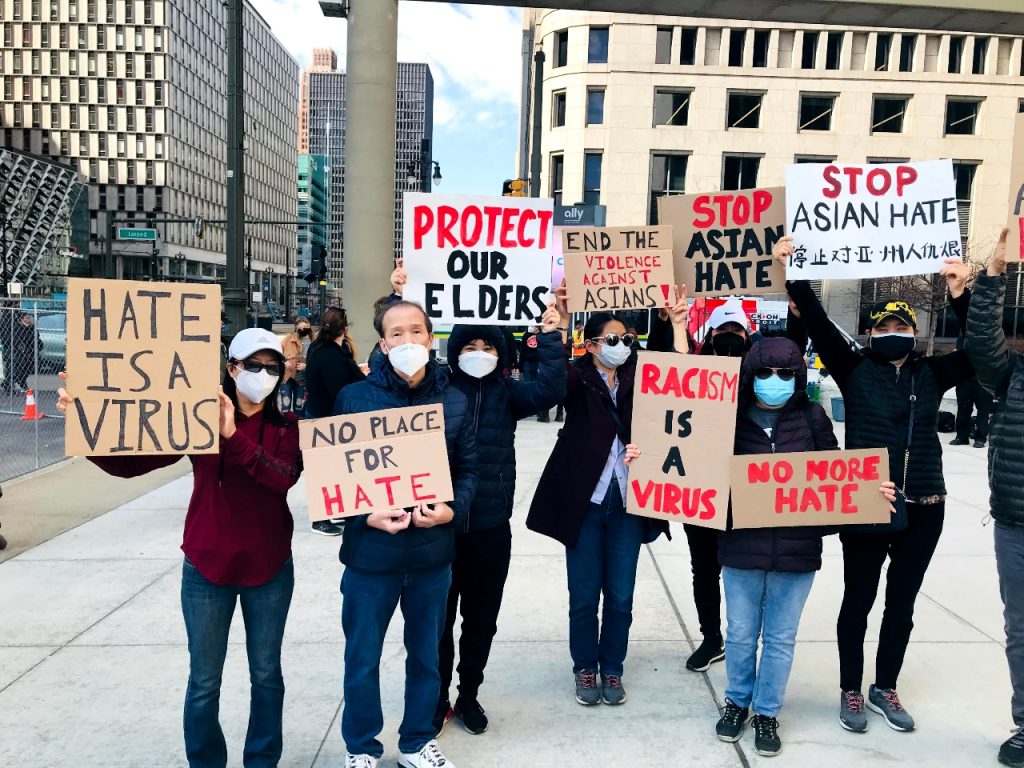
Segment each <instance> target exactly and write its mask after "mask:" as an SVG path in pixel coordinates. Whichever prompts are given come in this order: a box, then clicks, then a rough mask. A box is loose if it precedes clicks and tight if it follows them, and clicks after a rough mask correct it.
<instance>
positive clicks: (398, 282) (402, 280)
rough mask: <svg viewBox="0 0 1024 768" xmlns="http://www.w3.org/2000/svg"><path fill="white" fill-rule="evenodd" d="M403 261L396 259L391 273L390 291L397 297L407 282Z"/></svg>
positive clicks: (407, 277) (407, 275) (407, 274)
mask: <svg viewBox="0 0 1024 768" xmlns="http://www.w3.org/2000/svg"><path fill="white" fill-rule="evenodd" d="M404 265H405V259H398V260H397V261H396V262H395V271H394V272H392V273H391V290H393V291H394V292H395V293H396V294H398V295H399V296H401V295H402V291H404V290H405V284H406V283H408V282H409V273H408V272H406V271H405V266H404Z"/></svg>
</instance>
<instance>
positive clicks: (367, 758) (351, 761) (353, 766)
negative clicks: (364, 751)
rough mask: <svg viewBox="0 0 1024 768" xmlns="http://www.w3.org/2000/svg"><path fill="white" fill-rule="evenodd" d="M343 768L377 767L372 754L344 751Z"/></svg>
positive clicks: (375, 759)
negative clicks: (353, 753) (351, 753)
mask: <svg viewBox="0 0 1024 768" xmlns="http://www.w3.org/2000/svg"><path fill="white" fill-rule="evenodd" d="M345 768H377V758H376V757H374V756H373V755H350V754H349V753H348V752H346V753H345Z"/></svg>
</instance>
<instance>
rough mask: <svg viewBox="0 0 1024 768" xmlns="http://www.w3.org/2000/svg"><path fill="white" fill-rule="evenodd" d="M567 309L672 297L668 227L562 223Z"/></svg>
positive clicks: (636, 304)
mask: <svg viewBox="0 0 1024 768" xmlns="http://www.w3.org/2000/svg"><path fill="white" fill-rule="evenodd" d="M562 252H563V254H564V260H565V286H566V291H567V293H568V295H569V311H570V312H598V311H612V310H616V309H660V308H661V307H664V306H666V305H667V304H674V303H675V292H674V289H673V285H674V284H675V277H674V274H673V269H672V228H671V227H585V228H583V229H570V228H568V227H565V228H563V229H562Z"/></svg>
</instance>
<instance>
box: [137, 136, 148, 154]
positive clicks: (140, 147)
mask: <svg viewBox="0 0 1024 768" xmlns="http://www.w3.org/2000/svg"><path fill="white" fill-rule="evenodd" d="M145 154H146V140H145V139H144V138H142V137H141V136H136V137H135V156H136V157H142V156H143V155H145Z"/></svg>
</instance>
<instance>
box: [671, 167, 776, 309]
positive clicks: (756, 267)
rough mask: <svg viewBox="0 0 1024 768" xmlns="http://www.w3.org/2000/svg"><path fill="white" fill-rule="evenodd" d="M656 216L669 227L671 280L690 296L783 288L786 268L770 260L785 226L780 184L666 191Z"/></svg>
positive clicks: (768, 290) (773, 290) (758, 291)
mask: <svg viewBox="0 0 1024 768" xmlns="http://www.w3.org/2000/svg"><path fill="white" fill-rule="evenodd" d="M658 221H660V222H662V223H664V224H670V225H671V226H672V232H673V242H672V253H673V257H674V260H675V273H676V279H677V281H678V282H680V283H683V284H684V285H686V287H687V289H688V291H689V294H690V296H733V295H751V294H759V293H781V292H783V291H785V290H786V270H785V269H783V268H782V267H781V266H780V265H779V264H778V263H777V262H775V261H774V260H773V259H772V246H774V245H775V243H777V242H778V241H779V240H781V239H782V236H783V234H784V232H785V228H786V203H785V190H784V189H782V188H781V187H779V188H776V189H749V190H745V191H741V192H718V193H714V194H703V195H669V196H667V197H662V198H660V199H659V200H658Z"/></svg>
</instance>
